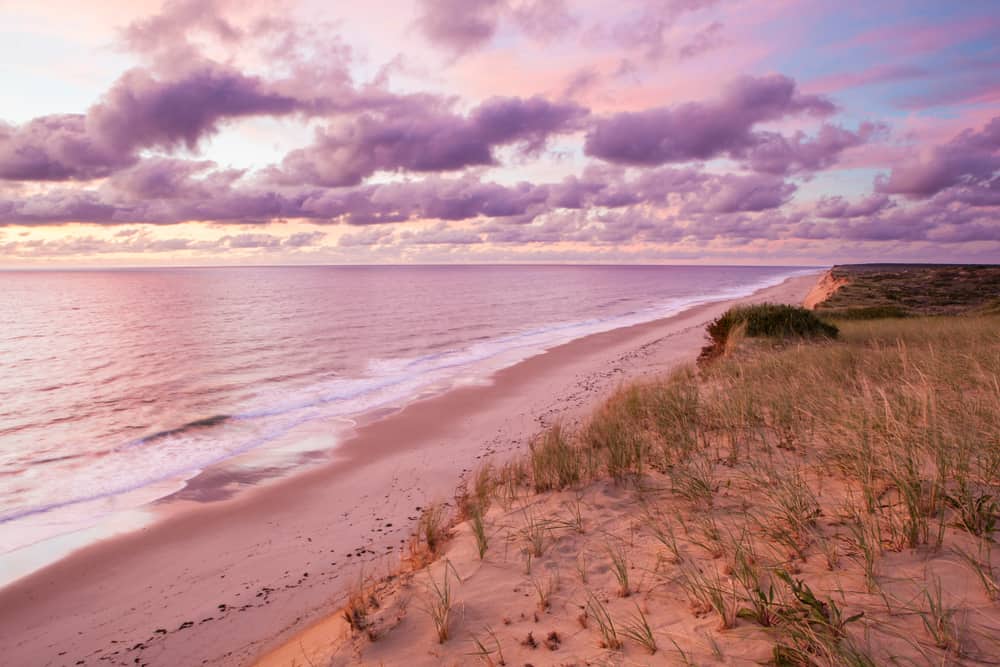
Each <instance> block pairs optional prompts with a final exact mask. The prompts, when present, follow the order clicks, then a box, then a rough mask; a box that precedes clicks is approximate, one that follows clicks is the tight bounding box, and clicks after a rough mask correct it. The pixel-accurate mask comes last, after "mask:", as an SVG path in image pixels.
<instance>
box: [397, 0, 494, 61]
mask: <svg viewBox="0 0 1000 667" xmlns="http://www.w3.org/2000/svg"><path fill="white" fill-rule="evenodd" d="M420 5H421V9H422V12H421V15H420V18H419V19H417V25H418V26H419V27H420V29H421V30H422V31H423V33H424V35H425V36H426V37H427V39H428V40H430V41H431V43H433V44H437V45H441V46H443V47H444V48H446V49H448V50H449V51H451V52H453V53H454V54H456V55H461V54H463V53H466V52H468V51H471V50H472V49H475V48H478V47H479V46H482V45H483V44H485V43H486V42H488V41H490V40H491V39H492V38H493V35H494V33H496V30H497V22H498V20H499V16H500V12H501V11H502V10H503V9H504V8H505V2H504V0H420Z"/></svg>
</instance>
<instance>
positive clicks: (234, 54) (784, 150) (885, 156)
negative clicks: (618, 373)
mask: <svg viewBox="0 0 1000 667" xmlns="http://www.w3.org/2000/svg"><path fill="white" fill-rule="evenodd" d="M0 26H2V27H0V82H2V85H0V266H8V267H9V266H94V265H108V266H121V265H198V264H298V263H345V262H347V263H383V262H421V263H426V262H432V263H436V262H658V263H659V262H662V263H688V262H713V263H739V264H828V263H836V262H847V261H866V260H867V261H870V260H880V259H885V260H896V261H899V260H922V261H993V262H997V261H1000V12H998V11H997V4H996V1H995V0H981V1H980V0H964V1H963V2H954V1H951V0H949V1H945V0H938V1H920V0H884V1H883V2H877V3H873V2H871V1H870V0H864V1H855V0H838V1H837V2H833V1H825V0H823V1H821V0H816V1H814V2H800V1H792V0H617V1H616V2H605V1H599V0H379V1H378V2H370V3H357V2H352V3H347V2H330V1H329V0H318V1H312V0H303V1H300V2H291V1H288V2H286V1H283V0H170V1H168V2H166V3H162V2H160V1H158V0H128V1H125V0H102V2H100V3H93V4H92V5H88V6H87V7H86V9H83V8H82V6H81V5H80V4H79V2H76V1H75V0H74V1H73V2H69V1H68V0H45V1H44V2H38V0H31V1H30V2H22V1H21V0H0Z"/></svg>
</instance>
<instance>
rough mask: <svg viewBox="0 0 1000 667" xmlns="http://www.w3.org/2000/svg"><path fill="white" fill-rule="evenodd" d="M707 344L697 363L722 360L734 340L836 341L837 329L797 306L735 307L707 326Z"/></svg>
mask: <svg viewBox="0 0 1000 667" xmlns="http://www.w3.org/2000/svg"><path fill="white" fill-rule="evenodd" d="M707 331H708V337H709V339H710V340H711V342H710V343H709V344H708V345H706V346H705V347H704V348H702V351H701V355H700V356H699V361H708V360H711V359H715V358H716V357H719V356H722V355H723V354H724V353H725V351H726V349H727V348H728V347H731V345H732V344H733V342H734V339H736V338H739V337H742V336H747V337H750V338H776V339H788V338H836V337H837V333H838V330H837V327H836V326H834V325H832V324H830V323H829V322H825V321H824V320H822V319H820V318H819V317H817V316H816V313H815V312H813V311H811V310H807V309H806V308H801V307H799V306H786V305H781V304H773V303H762V304H758V305H753V306H736V307H734V308H730V309H729V310H727V311H726V312H725V313H724V314H723V315H722V316H721V317H719V318H718V319H716V320H715V321H713V322H712V323H711V324H709V325H708V329H707Z"/></svg>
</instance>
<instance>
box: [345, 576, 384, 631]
mask: <svg viewBox="0 0 1000 667" xmlns="http://www.w3.org/2000/svg"><path fill="white" fill-rule="evenodd" d="M377 606H378V600H377V598H376V597H375V595H374V594H373V593H369V592H368V589H367V585H366V580H365V576H364V573H363V572H362V573H361V575H360V576H359V577H358V583H357V584H356V585H355V586H354V587H352V588H351V589H350V591H349V592H348V595H347V604H346V605H345V607H344V611H343V616H344V620H345V621H347V625H348V627H350V629H351V632H352V633H354V634H360V633H364V634H366V635H367V636H368V638H369V639H371V640H374V639H375V635H374V630H373V629H372V625H371V620H370V619H369V617H368V612H369V609H370V608H372V607H377Z"/></svg>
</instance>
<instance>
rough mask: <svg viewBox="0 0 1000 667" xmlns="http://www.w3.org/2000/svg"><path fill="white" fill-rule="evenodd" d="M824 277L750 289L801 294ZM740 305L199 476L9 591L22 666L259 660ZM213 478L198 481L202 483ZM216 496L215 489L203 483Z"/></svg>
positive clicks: (787, 299)
mask: <svg viewBox="0 0 1000 667" xmlns="http://www.w3.org/2000/svg"><path fill="white" fill-rule="evenodd" d="M816 281H817V275H811V276H803V277H797V278H793V279H790V280H788V281H786V282H785V283H783V284H781V285H779V286H776V287H773V288H768V289H765V290H761V291H759V292H757V293H756V294H754V295H753V296H752V297H749V298H747V299H744V300H741V301H747V302H763V301H769V302H782V303H795V304H798V303H802V301H803V300H804V298H805V297H806V295H807V293H809V291H810V289H811V288H813V286H814V285H815V283H816ZM732 304H733V302H732V301H725V302H718V303H713V304H708V305H702V306H697V307H695V308H692V309H690V310H688V311H686V312H684V313H682V314H680V315H678V316H675V317H671V318H666V319H663V320H658V321H655V322H650V323H647V324H642V325H638V326H633V327H628V328H624V329H617V330H614V331H610V332H606V333H601V334H596V335H592V336H588V337H585V338H582V339H578V340H576V341H573V342H571V343H568V344H566V345H562V346H560V347H557V348H553V349H551V350H549V351H548V352H546V353H544V354H541V355H538V356H536V357H533V358H531V359H528V360H526V361H524V362H522V363H519V364H517V365H515V366H513V367H510V368H508V369H506V370H503V371H501V372H499V373H497V374H496V375H495V377H494V378H493V381H492V382H491V383H490V384H488V385H482V386H478V385H477V386H467V387H462V388H459V389H455V390H452V391H449V392H447V393H445V394H442V395H439V396H434V397H431V398H427V399H425V400H421V401H418V402H416V403H413V404H411V405H409V406H408V407H407V408H405V409H403V410H401V411H399V412H397V413H395V414H392V415H389V416H385V417H382V418H380V419H376V420H374V421H371V422H370V423H367V424H364V425H361V426H359V427H358V429H357V432H356V433H355V435H354V436H353V437H352V438H350V439H349V440H348V441H346V442H345V443H344V444H343V445H342V446H340V447H339V448H338V450H337V451H336V453H335V455H334V457H333V459H332V460H331V462H330V463H328V464H324V465H322V466H320V467H317V468H314V469H312V470H309V471H307V472H304V473H302V474H299V475H295V476H294V477H291V478H288V479H283V480H279V481H274V482H272V483H269V484H264V485H261V486H260V487H259V488H256V489H253V490H250V491H246V492H243V493H240V494H238V495H236V496H235V497H232V498H226V499H222V500H217V501H215V502H203V501H202V500H204V499H205V498H208V497H211V496H212V495H213V493H212V490H213V489H214V488H216V487H217V484H218V481H217V480H212V479H211V478H210V477H208V476H206V477H205V478H203V479H195V480H193V481H192V482H191V484H190V485H189V488H188V489H187V491H186V492H185V493H184V494H183V496H182V498H181V499H175V500H173V501H172V502H169V503H166V504H163V505H162V507H163V508H164V515H165V516H164V518H163V519H162V520H160V521H158V522H156V523H155V524H154V525H152V526H150V527H148V528H145V529H143V530H140V531H137V532H135V533H131V534H127V535H125V536H122V537H119V538H114V539H110V540H106V541H104V542H101V543H98V544H96V545H94V546H91V547H87V548H85V549H83V550H81V551H79V552H76V553H74V554H72V555H71V556H69V557H67V558H65V559H63V560H62V561H59V562H58V563H56V564H54V565H52V566H49V567H47V568H45V569H43V570H41V571H39V572H37V573H35V574H32V575H30V576H28V577H26V578H24V579H22V580H19V581H17V582H15V583H14V584H12V585H10V586H8V587H6V588H4V589H3V590H2V591H0V627H2V628H3V632H2V638H0V651H2V655H3V656H4V662H5V663H6V664H11V665H77V664H111V665H134V664H148V665H197V664H212V665H247V664H252V663H253V662H254V661H255V660H256V659H257V658H259V657H260V656H262V655H265V654H267V653H268V652H269V651H270V650H272V649H274V648H275V647H278V646H280V645H282V644H283V643H284V642H285V641H287V640H288V639H289V638H291V637H293V636H295V635H296V633H298V632H301V631H302V630H303V629H304V628H306V627H308V626H309V625H310V624H312V623H314V622H315V621H316V620H318V619H321V618H323V617H324V615H328V614H330V613H331V612H332V611H334V610H336V609H337V608H338V607H339V606H340V605H342V604H343V600H344V594H345V590H346V588H347V587H348V586H350V585H352V584H353V583H354V582H356V581H357V579H358V578H359V576H360V575H361V573H362V571H363V572H364V573H365V574H367V575H377V574H378V573H380V572H388V571H391V570H392V569H393V568H395V566H396V565H397V564H398V562H399V554H400V552H401V550H402V548H403V547H404V546H405V544H406V542H407V541H408V538H409V536H410V534H411V532H412V530H413V527H414V523H415V521H416V519H417V517H418V515H419V514H420V511H421V509H422V508H423V507H425V506H427V505H428V503H430V502H432V501H435V500H444V501H446V500H448V499H450V498H451V496H452V494H453V492H454V489H455V486H456V483H457V482H458V481H459V479H460V478H461V476H462V475H463V474H465V473H468V472H469V471H471V470H473V469H475V468H476V467H477V466H478V465H480V464H481V462H482V461H484V460H486V459H490V460H492V461H495V462H503V461H505V460H507V459H508V458H510V457H511V456H513V455H515V454H517V453H520V452H523V451H524V450H525V448H526V446H527V443H528V442H529V441H530V439H531V438H532V437H533V436H535V435H536V434H537V433H538V432H539V431H540V430H541V429H543V428H544V427H546V426H549V425H551V424H553V423H556V422H561V423H566V424H572V423H574V422H575V421H576V420H578V419H580V418H581V417H582V416H584V415H585V414H587V412H589V410H591V409H592V408H593V407H594V406H595V405H596V404H597V403H598V402H599V401H601V400H602V399H603V398H606V397H607V396H608V395H609V394H610V393H611V392H612V391H613V390H614V389H616V388H617V387H619V386H620V385H621V384H623V383H625V382H627V381H630V380H633V379H636V378H639V377H642V376H645V375H650V374H661V373H663V372H664V371H666V370H668V369H670V368H671V367H674V366H676V365H678V364H680V363H682V362H689V361H692V360H693V359H694V358H695V356H696V355H697V352H698V350H699V349H700V347H701V345H702V344H703V340H704V326H705V324H706V323H707V322H709V321H710V320H712V319H713V318H715V317H717V316H718V315H719V314H721V313H722V312H724V311H725V310H726V309H727V308H728V307H729V306H731V305H732ZM199 485H201V488H200V487H199ZM202 491H203V492H204V493H201V492H202Z"/></svg>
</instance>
